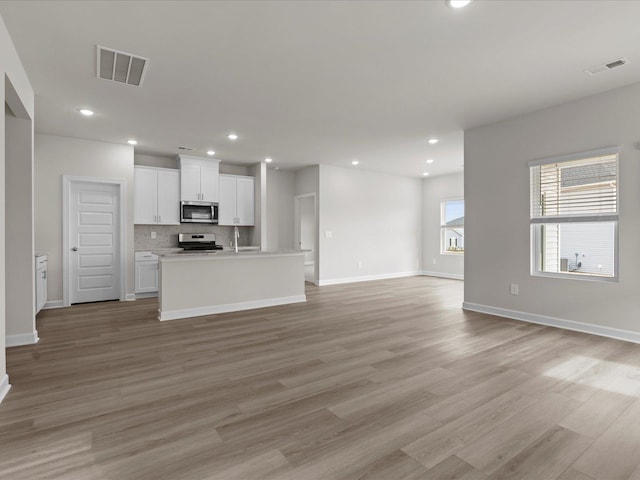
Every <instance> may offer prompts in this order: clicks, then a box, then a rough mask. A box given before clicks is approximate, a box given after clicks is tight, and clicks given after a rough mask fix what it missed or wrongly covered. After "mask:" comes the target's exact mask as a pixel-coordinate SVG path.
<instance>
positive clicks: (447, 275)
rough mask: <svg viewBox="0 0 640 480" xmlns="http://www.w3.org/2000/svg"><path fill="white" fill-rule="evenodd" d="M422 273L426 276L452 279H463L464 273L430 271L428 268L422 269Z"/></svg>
mask: <svg viewBox="0 0 640 480" xmlns="http://www.w3.org/2000/svg"><path fill="white" fill-rule="evenodd" d="M422 275H425V276H427V277H439V278H450V279H452V280H464V274H461V273H445V272H431V271H429V270H423V271H422Z"/></svg>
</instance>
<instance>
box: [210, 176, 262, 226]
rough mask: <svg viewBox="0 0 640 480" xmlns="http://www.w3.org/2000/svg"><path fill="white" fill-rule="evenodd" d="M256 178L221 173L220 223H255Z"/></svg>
mask: <svg viewBox="0 0 640 480" xmlns="http://www.w3.org/2000/svg"><path fill="white" fill-rule="evenodd" d="M253 188H254V178H253V177H244V176H240V175H220V205H219V214H218V225H237V226H251V225H254V223H255V220H254V209H253V202H254V190H253Z"/></svg>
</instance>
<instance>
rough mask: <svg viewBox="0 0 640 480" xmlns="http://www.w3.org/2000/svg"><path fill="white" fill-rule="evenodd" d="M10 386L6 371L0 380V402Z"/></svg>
mask: <svg viewBox="0 0 640 480" xmlns="http://www.w3.org/2000/svg"><path fill="white" fill-rule="evenodd" d="M10 388H11V384H10V383H9V375H7V374H6V373H5V374H3V376H2V380H0V403H2V400H4V397H6V396H7V393H9V389H10Z"/></svg>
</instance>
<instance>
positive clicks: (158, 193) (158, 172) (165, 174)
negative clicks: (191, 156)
mask: <svg viewBox="0 0 640 480" xmlns="http://www.w3.org/2000/svg"><path fill="white" fill-rule="evenodd" d="M133 188H134V191H133V198H134V214H133V223H135V224H143V225H179V224H180V172H178V171H177V170H173V169H169V168H153V167H141V166H135V167H134V185H133Z"/></svg>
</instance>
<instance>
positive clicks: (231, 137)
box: [227, 133, 238, 140]
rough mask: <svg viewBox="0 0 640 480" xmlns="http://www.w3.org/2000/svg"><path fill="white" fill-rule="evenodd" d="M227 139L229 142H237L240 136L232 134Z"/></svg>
mask: <svg viewBox="0 0 640 480" xmlns="http://www.w3.org/2000/svg"><path fill="white" fill-rule="evenodd" d="M227 138H228V139H229V140H237V139H238V135H236V134H235V133H230V134H229V135H227Z"/></svg>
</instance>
